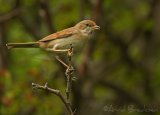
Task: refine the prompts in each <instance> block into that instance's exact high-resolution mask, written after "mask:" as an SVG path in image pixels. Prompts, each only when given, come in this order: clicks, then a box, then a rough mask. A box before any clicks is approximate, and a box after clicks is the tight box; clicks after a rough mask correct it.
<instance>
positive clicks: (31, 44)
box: [6, 42, 39, 49]
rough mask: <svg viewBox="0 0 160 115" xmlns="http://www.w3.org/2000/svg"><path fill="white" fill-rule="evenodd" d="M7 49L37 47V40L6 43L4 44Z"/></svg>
mask: <svg viewBox="0 0 160 115" xmlns="http://www.w3.org/2000/svg"><path fill="white" fill-rule="evenodd" d="M6 46H7V47H8V49H11V48H37V47H39V43H38V42H28V43H8V44H6Z"/></svg>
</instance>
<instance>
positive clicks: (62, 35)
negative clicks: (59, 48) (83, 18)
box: [39, 27, 77, 42]
mask: <svg viewBox="0 0 160 115" xmlns="http://www.w3.org/2000/svg"><path fill="white" fill-rule="evenodd" d="M76 32H77V30H76V29H74V27H71V28H67V29H64V30H62V31H58V32H56V33H53V34H51V35H49V36H46V37H44V38H43V39H41V40H39V41H40V42H47V41H50V40H53V39H60V38H65V37H69V36H72V35H73V34H75V33H76Z"/></svg>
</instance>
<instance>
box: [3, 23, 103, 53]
mask: <svg viewBox="0 0 160 115" xmlns="http://www.w3.org/2000/svg"><path fill="white" fill-rule="evenodd" d="M97 29H100V27H99V26H97V25H96V23H95V22H94V21H92V20H83V21H81V22H79V23H77V24H76V25H75V26H73V27H70V28H67V29H64V30H61V31H58V32H56V33H53V34H51V35H48V36H46V37H44V38H42V39H41V40H39V41H36V42H27V43H8V44H6V46H7V47H8V48H9V49H10V48H34V47H35V48H36V47H37V48H43V49H45V50H48V51H55V52H64V51H68V50H69V49H67V48H68V47H69V46H70V45H73V46H76V45H83V44H84V43H85V42H86V41H87V40H88V38H90V37H91V35H92V33H93V31H94V30H97Z"/></svg>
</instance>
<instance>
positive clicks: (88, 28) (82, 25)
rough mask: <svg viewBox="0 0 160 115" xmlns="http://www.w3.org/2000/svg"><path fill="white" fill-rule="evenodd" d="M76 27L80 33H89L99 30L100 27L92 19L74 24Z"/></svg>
mask: <svg viewBox="0 0 160 115" xmlns="http://www.w3.org/2000/svg"><path fill="white" fill-rule="evenodd" d="M75 27H76V28H78V29H79V30H80V31H81V32H82V34H84V35H87V36H88V35H90V34H91V33H92V32H93V31H94V30H97V29H98V30H99V29H100V27H99V26H97V25H96V23H95V22H94V21H92V20H83V21H81V22H79V23H78V24H76V25H75Z"/></svg>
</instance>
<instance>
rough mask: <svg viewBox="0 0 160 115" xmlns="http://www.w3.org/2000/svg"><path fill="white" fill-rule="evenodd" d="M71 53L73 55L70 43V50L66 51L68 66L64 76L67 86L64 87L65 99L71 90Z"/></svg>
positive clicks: (68, 97)
mask: <svg viewBox="0 0 160 115" xmlns="http://www.w3.org/2000/svg"><path fill="white" fill-rule="evenodd" d="M72 55H73V47H72V44H71V45H70V50H69V51H68V54H67V56H68V67H67V69H66V77H67V87H66V96H67V100H68V101H69V99H70V92H71V85H72V74H73V71H74V69H73V67H72V63H71V61H72Z"/></svg>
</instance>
